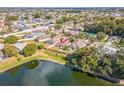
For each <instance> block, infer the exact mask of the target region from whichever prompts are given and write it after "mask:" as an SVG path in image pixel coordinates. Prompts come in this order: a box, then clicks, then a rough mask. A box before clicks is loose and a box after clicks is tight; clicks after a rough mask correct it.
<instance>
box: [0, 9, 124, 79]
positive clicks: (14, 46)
mask: <svg viewBox="0 0 124 93" xmlns="http://www.w3.org/2000/svg"><path fill="white" fill-rule="evenodd" d="M39 51H40V53H42V54H40V53H39ZM45 51H54V52H55V51H56V52H58V53H62V54H66V55H67V56H68V57H69V58H71V59H69V60H68V62H70V64H72V65H75V66H79V67H81V68H83V69H84V70H85V71H93V72H97V73H100V74H103V75H109V76H112V77H116V78H119V79H122V78H124V70H123V71H121V70H120V69H121V68H123V69H124V11H123V10H118V9H116V10H104V9H103V10H99V9H98V10H94V9H91V10H90V9H89V10H73V9H72V10H68V9H63V10H59V9H55V10H50V9H39V10H30V9H29V10H25V11H24V10H19V11H18V10H15V11H14V10H13V11H7V10H6V11H4V12H3V11H1V12H0V63H3V64H4V62H6V61H13V60H14V61H21V60H23V58H28V57H30V58H31V56H33V57H34V56H36V55H43V53H44V55H45ZM94 51H95V52H94ZM76 55H77V56H76ZM115 55H116V57H115ZM51 56H52V55H51ZM81 56H84V57H85V56H86V58H84V57H81ZM118 56H119V57H118ZM56 57H57V55H56ZM68 57H67V59H68ZM117 57H118V59H116V58H117ZM91 58H92V59H91ZM105 58H106V59H105ZM107 58H108V59H107ZM111 58H113V60H116V61H117V60H118V64H117V65H118V66H120V64H121V66H122V64H123V67H120V68H119V69H118V71H119V72H121V73H123V75H121V74H120V73H118V74H117V71H115V72H113V71H114V70H115V69H114V68H113V65H112V62H113V61H111V60H112V59H111ZM96 59H97V60H96ZM102 59H103V60H102ZM82 60H85V62H84V63H82V62H83V61H82ZM87 60H90V61H91V62H92V63H91V62H90V63H88V62H89V61H87ZM101 60H102V61H101ZM106 60H107V61H106ZM96 61H97V62H98V63H97V64H96V63H95V62H96ZM105 61H106V63H105ZM76 62H79V63H76ZM102 62H104V63H102ZM109 62H110V63H111V64H109ZM119 62H120V63H119ZM113 64H116V63H114V62H113ZM107 66H110V67H107ZM102 67H103V68H102ZM115 68H116V67H115ZM113 69H114V70H113ZM97 70H98V71H97ZM103 70H104V71H103ZM115 75H117V76H115Z"/></svg>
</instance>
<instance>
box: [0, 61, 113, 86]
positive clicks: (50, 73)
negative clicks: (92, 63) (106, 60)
mask: <svg viewBox="0 0 124 93" xmlns="http://www.w3.org/2000/svg"><path fill="white" fill-rule="evenodd" d="M0 85H3V86H4V85H8V86H14V85H15V86H21V85H24V86H60V85H61V86H74V85H75V86H79V85H83V86H86V85H114V84H112V83H110V82H107V81H104V80H101V79H98V78H95V77H91V76H88V75H87V74H86V73H82V72H76V71H72V70H71V69H70V68H69V67H66V66H63V65H60V64H56V63H53V62H48V61H37V62H35V61H32V62H28V63H25V64H23V65H21V66H19V67H15V68H13V69H11V70H9V71H6V72H4V73H1V74H0Z"/></svg>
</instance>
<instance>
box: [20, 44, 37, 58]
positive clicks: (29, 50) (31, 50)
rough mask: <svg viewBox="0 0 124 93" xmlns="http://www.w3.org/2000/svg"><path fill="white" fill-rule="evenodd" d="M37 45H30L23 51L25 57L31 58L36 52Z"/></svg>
mask: <svg viewBox="0 0 124 93" xmlns="http://www.w3.org/2000/svg"><path fill="white" fill-rule="evenodd" d="M36 49H37V45H36V44H28V45H27V46H26V47H25V48H24V49H23V50H22V53H23V54H24V56H31V55H33V54H34V53H35V52H36Z"/></svg>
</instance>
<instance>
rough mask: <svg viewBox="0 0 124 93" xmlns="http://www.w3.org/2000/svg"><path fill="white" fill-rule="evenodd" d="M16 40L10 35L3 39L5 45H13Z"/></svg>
mask: <svg viewBox="0 0 124 93" xmlns="http://www.w3.org/2000/svg"><path fill="white" fill-rule="evenodd" d="M17 40H18V37H16V36H13V35H12V36H8V37H7V38H5V43H10V44H13V43H16V42H17Z"/></svg>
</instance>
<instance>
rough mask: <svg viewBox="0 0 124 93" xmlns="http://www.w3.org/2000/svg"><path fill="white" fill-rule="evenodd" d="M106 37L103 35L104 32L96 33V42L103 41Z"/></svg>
mask: <svg viewBox="0 0 124 93" xmlns="http://www.w3.org/2000/svg"><path fill="white" fill-rule="evenodd" d="M105 37H106V35H105V33H104V32H98V33H97V38H98V40H100V41H101V40H103V39H104V38H105Z"/></svg>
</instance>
